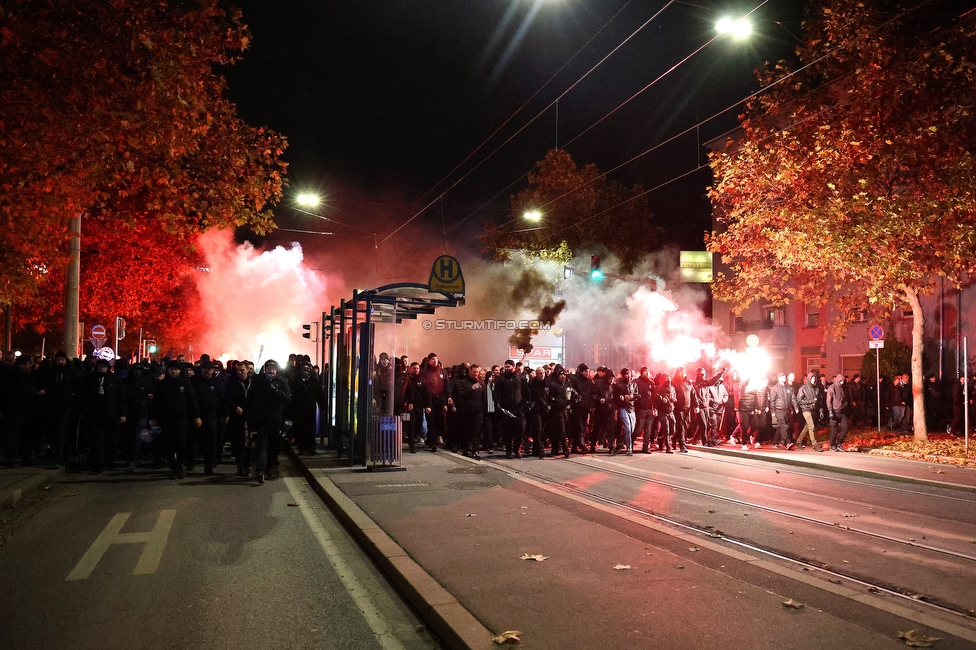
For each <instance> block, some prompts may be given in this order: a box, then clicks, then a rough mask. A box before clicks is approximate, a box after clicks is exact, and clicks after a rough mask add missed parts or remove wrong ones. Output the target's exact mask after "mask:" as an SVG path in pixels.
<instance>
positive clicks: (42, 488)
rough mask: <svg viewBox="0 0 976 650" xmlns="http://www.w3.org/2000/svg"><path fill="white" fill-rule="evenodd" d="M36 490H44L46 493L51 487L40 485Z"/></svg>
mask: <svg viewBox="0 0 976 650" xmlns="http://www.w3.org/2000/svg"><path fill="white" fill-rule="evenodd" d="M37 489H38V490H44V491H45V492H46V491H47V490H50V489H51V486H50V485H42V486H40V487H39V488H37Z"/></svg>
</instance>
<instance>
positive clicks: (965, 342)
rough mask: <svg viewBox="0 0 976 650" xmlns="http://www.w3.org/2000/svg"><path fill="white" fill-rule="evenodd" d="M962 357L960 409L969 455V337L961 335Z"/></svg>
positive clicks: (967, 453)
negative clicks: (962, 378)
mask: <svg viewBox="0 0 976 650" xmlns="http://www.w3.org/2000/svg"><path fill="white" fill-rule="evenodd" d="M962 358H963V359H964V363H965V365H964V366H963V372H964V373H965V375H964V377H965V381H963V383H962V386H963V396H962V409H963V413H965V418H964V420H963V423H964V424H963V427H964V430H965V432H966V455H967V456H968V455H969V337H968V336H964V337H962Z"/></svg>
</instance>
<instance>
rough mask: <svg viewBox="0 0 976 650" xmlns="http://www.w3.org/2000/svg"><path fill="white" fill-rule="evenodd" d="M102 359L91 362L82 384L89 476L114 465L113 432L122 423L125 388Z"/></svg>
mask: <svg viewBox="0 0 976 650" xmlns="http://www.w3.org/2000/svg"><path fill="white" fill-rule="evenodd" d="M110 369H111V364H110V363H109V362H108V361H107V360H105V359H99V360H98V361H96V362H95V372H94V373H93V374H91V375H89V376H88V377H87V378H86V379H85V380H84V383H83V388H82V391H81V396H80V398H81V403H82V404H83V405H84V408H85V421H86V423H87V430H88V440H89V444H90V446H91V451H92V456H91V473H92V474H100V473H102V472H103V471H105V469H106V468H108V469H112V467H113V465H114V464H115V449H116V443H115V441H116V432H117V431H118V428H119V425H121V424H125V418H126V414H127V411H126V408H127V405H126V398H125V386H123V385H122V382H121V380H119V378H118V377H116V376H115V375H114V374H113V373H111V372H109V370H110Z"/></svg>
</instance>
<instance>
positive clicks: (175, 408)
mask: <svg viewBox="0 0 976 650" xmlns="http://www.w3.org/2000/svg"><path fill="white" fill-rule="evenodd" d="M324 404H325V392H324V390H323V388H322V383H321V381H320V379H319V377H318V375H317V372H316V369H315V368H314V367H313V366H312V364H311V363H310V362H309V358H308V357H307V356H299V355H291V356H290V357H289V359H288V363H287V365H286V366H285V367H284V368H281V367H279V365H278V364H277V363H276V362H275V361H273V360H269V361H267V362H265V363H263V364H262V365H261V367H260V368H259V369H257V370H256V369H255V366H254V364H253V363H252V362H250V361H247V360H240V361H230V362H228V363H227V366H226V370H225V368H224V365H223V364H222V363H221V362H220V361H219V360H212V359H211V358H210V357H209V355H203V356H201V358H200V359H199V360H197V361H196V362H195V363H188V362H187V360H186V359H185V358H184V357H182V356H181V357H177V358H174V359H164V360H163V361H160V362H150V361H148V360H144V361H142V362H139V363H131V364H130V363H127V362H126V361H125V360H123V359H120V360H118V361H116V362H115V364H114V366H113V364H112V363H110V362H109V361H107V360H104V359H95V358H92V357H88V358H86V359H85V360H84V361H82V360H80V359H69V358H68V356H67V355H66V354H65V353H64V352H62V351H59V352H57V353H56V354H55V355H54V357H53V358H52V359H45V360H44V361H41V362H40V363H37V362H35V360H33V359H32V358H31V357H29V356H26V355H21V356H15V355H14V354H13V353H6V354H4V355H3V359H2V362H0V442H2V446H0V467H3V466H6V467H15V466H17V465H18V464H21V463H23V464H37V463H42V464H45V465H49V466H51V467H55V468H56V467H58V466H60V465H63V464H64V463H65V461H66V459H67V458H68V457H80V458H82V459H83V460H84V462H85V466H86V467H87V468H88V469H89V471H91V472H92V473H101V472H103V471H105V470H110V469H114V468H116V467H119V468H122V467H124V468H125V470H126V471H128V472H136V471H138V470H139V468H140V467H141V466H142V467H145V466H148V467H150V468H152V469H161V468H164V467H168V468H169V470H170V472H171V476H172V477H173V478H177V479H181V478H183V477H184V476H185V472H186V471H192V470H194V469H195V468H196V465H197V463H198V461H199V460H201V459H202V463H203V473H204V475H213V474H214V469H215V468H216V466H217V464H218V463H220V462H223V456H224V452H225V447H226V445H227V444H229V445H230V456H232V457H233V459H234V461H235V463H236V465H237V475H238V476H249V475H251V474H252V468H253V477H254V478H255V479H257V481H258V482H259V483H263V482H264V481H265V479H266V478H273V477H274V467H275V466H277V465H278V453H279V448H280V444H281V440H282V437H281V433H282V431H286V432H287V434H288V435H289V437H290V438H291V439H292V440H293V441H294V442H295V444H296V446H297V447H298V450H299V453H308V454H314V453H315V452H316V449H315V447H316V445H315V422H316V407H322V406H324Z"/></svg>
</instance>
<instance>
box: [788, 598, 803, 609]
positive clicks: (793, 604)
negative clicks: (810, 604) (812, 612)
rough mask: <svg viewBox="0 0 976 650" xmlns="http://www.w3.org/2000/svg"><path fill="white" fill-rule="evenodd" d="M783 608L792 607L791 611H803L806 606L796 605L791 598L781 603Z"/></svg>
mask: <svg viewBox="0 0 976 650" xmlns="http://www.w3.org/2000/svg"><path fill="white" fill-rule="evenodd" d="M783 607H792V608H793V609H803V608H804V607H806V605H804V604H803V603H798V602H796V601H795V600H793V599H792V598H790V599H789V600H786V601H783Z"/></svg>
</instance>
